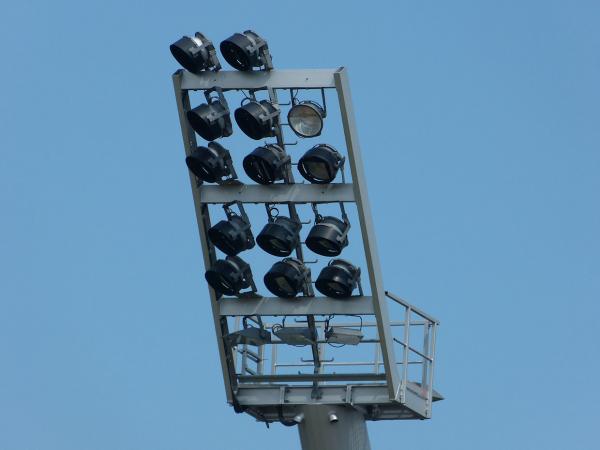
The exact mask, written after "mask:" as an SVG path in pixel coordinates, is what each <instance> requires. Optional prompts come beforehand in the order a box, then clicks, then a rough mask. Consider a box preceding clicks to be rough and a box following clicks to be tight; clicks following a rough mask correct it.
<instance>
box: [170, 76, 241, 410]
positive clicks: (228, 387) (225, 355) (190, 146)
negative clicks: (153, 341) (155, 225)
mask: <svg viewBox="0 0 600 450" xmlns="http://www.w3.org/2000/svg"><path fill="white" fill-rule="evenodd" d="M182 76H183V75H182V71H181V70H179V71H177V72H175V73H174V74H173V87H174V89H175V98H176V100H177V111H178V113H179V123H180V125H181V133H182V136H183V146H184V148H185V154H186V155H189V154H190V153H191V152H192V151H193V150H195V149H196V146H197V143H196V134H195V132H194V130H193V129H192V128H191V127H190V126H189V124H188V121H187V118H186V112H187V111H189V110H190V97H189V94H188V92H187V91H184V90H182V89H181V82H182ZM189 175H190V184H191V187H192V194H193V196H194V206H195V208H196V219H197V222H198V231H199V234H200V243H201V245H202V256H203V258H204V267H206V268H209V267H211V266H212V265H213V263H214V262H215V260H216V256H215V253H214V249H212V248H211V246H210V245H209V244H208V242H207V241H206V239H207V236H208V229H209V228H210V217H209V214H208V206H207V205H205V204H202V202H201V201H200V192H199V191H198V189H197V186H196V178H195V177H194V175H192V174H191V173H190V174H189ZM208 290H209V292H210V304H211V306H212V312H213V318H214V323H215V332H216V335H217V345H218V347H219V357H220V358H221V369H222V371H223V381H224V383H225V395H226V396H227V402H229V403H234V396H233V386H232V384H231V383H232V382H235V380H236V378H235V367H234V362H233V357H232V355H231V349H230V348H226V347H225V344H224V342H223V336H224V335H225V334H227V333H228V329H227V318H226V317H219V306H218V305H217V300H218V299H217V296H216V294H215V291H214V290H213V289H212V288H210V287H209V289H208ZM232 375H233V376H232Z"/></svg>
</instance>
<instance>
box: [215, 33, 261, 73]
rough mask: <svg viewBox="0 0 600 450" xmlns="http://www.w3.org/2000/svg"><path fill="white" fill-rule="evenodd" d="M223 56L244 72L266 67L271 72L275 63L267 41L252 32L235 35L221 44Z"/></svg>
mask: <svg viewBox="0 0 600 450" xmlns="http://www.w3.org/2000/svg"><path fill="white" fill-rule="evenodd" d="M220 47H221V54H222V55H223V58H225V61H227V62H228V63H229V64H230V65H231V66H232V67H233V68H235V69H237V70H242V71H248V70H252V69H253V68H255V67H256V68H261V67H264V70H271V69H272V68H273V63H272V61H271V54H270V53H269V46H268V45H267V41H265V40H264V39H263V38H262V37H260V36H259V35H258V34H257V33H255V32H254V31H252V30H246V31H244V32H243V33H235V34H233V35H232V36H230V37H228V38H227V39H225V40H224V41H223V42H221V46H220Z"/></svg>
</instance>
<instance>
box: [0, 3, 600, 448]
mask: <svg viewBox="0 0 600 450" xmlns="http://www.w3.org/2000/svg"><path fill="white" fill-rule="evenodd" d="M1 9H2V11H1V14H0V50H1V55H2V70H1V71H0V82H1V83H0V86H1V97H0V98H1V99H0V151H1V156H2V157H1V159H0V205H1V208H2V209H1V211H2V219H1V220H0V450H108V449H111V450H136V449H144V450H174V449H177V450H188V449H189V450H191V449H214V450H226V449H227V450H230V449H248V450H253V449H263V448H285V449H290V450H293V449H299V441H298V438H297V433H296V431H295V430H294V429H288V428H286V427H283V426H281V425H274V426H272V427H271V429H270V430H267V429H266V428H265V426H264V425H262V424H257V423H255V422H254V421H253V419H252V418H250V417H249V416H247V415H236V414H235V413H234V412H233V409H232V408H230V407H229V406H227V404H226V402H225V396H224V392H223V388H222V380H221V372H220V369H219V364H218V360H217V351H216V345H215V339H214V331H213V329H212V321H211V319H210V318H209V304H208V295H207V289H206V285H205V282H204V280H203V271H204V268H203V264H202V258H201V253H200V248H199V241H198V236H197V230H196V223H195V216H194V211H193V203H192V198H191V194H190V188H189V183H188V178H187V171H186V168H185V165H184V162H183V149H182V143H181V135H180V131H179V123H178V118H177V112H176V106H175V100H174V97H173V90H172V84H171V78H170V76H171V73H172V72H173V71H174V70H175V69H177V65H176V63H175V61H174V60H173V59H172V58H171V55H170V53H169V51H168V45H169V44H170V43H171V42H172V41H174V40H176V39H178V38H179V37H180V36H181V35H182V34H190V33H193V32H194V31H197V30H200V31H203V32H204V33H206V34H207V35H208V36H209V37H211V38H212V39H213V40H214V41H215V42H217V43H218V42H220V41H221V40H222V39H224V38H226V37H227V36H229V35H230V34H232V33H233V32H236V31H242V30H245V29H247V28H250V27H251V28H253V29H255V30H257V31H258V32H260V33H261V34H263V35H264V36H265V37H266V38H267V39H268V41H269V43H270V48H271V51H272V53H273V55H274V63H275V64H276V66H277V67H281V68H303V67H309V68H313V67H314V68H317V67H338V66H342V65H344V66H346V67H348V68H349V70H350V81H351V87H352V90H353V97H354V103H355V109H356V115H357V121H358V125H359V135H360V139H361V143H362V147H363V157H364V160H365V166H366V173H367V176H368V183H369V191H370V196H371V201H372V210H373V219H374V222H375V225H376V230H377V233H378V242H379V249H380V253H381V260H382V267H383V271H384V273H383V278H384V280H385V281H386V287H387V288H388V289H390V290H392V291H394V292H396V293H398V294H400V295H402V296H403V297H405V298H407V299H409V300H410V301H411V302H413V303H414V304H416V305H418V306H420V307H422V308H423V309H425V310H426V311H428V312H430V313H431V314H433V315H435V316H436V317H439V318H440V319H441V321H442V328H441V330H440V336H439V344H438V356H439V358H438V366H437V370H436V388H437V389H438V390H439V391H441V392H442V393H443V394H444V395H445V396H446V397H447V399H446V400H445V401H444V402H440V403H437V404H436V405H435V408H434V414H433V419H432V420H430V421H416V422H377V423H370V424H369V430H370V437H371V442H372V446H373V448H374V449H376V450H392V449H398V448H410V449H411V450H419V449H434V448H444V449H457V450H458V449H460V450H466V449H477V450H479V449H498V450H500V449H501V450H506V449H539V448H543V449H546V450H564V449H567V448H568V449H595V448H598V445H599V444H598V438H597V426H598V423H599V422H600V413H599V412H598V404H599V403H600V396H599V394H598V392H599V389H598V379H599V377H600V362H599V360H600V345H599V339H598V335H597V331H598V328H599V325H600V323H599V320H598V315H599V313H600V295H599V294H600V282H599V275H600V274H599V269H600V261H599V259H600V258H599V255H600V239H599V238H598V232H599V230H600V213H599V207H598V206H599V205H598V196H599V193H600V177H599V171H600V126H599V119H600V114H599V113H600V111H599V108H600V106H599V105H600V83H599V80H600V27H599V26H598V23H599V20H600V3H598V2H595V1H571V2H566V1H551V0H545V1H523V0H520V1H506V2H493V1H453V2H449V1H437V2H430V1H389V2H384V1H376V0H375V1H370V2H349V1H347V2H341V1H337V2H326V1H303V2H283V1H279V2H267V1H265V2H254V3H253V2H250V1H235V2H234V1H227V2H225V1H223V2H191V1H184V0H182V1H179V2H151V1H135V2H123V1H112V0H104V1H102V2H99V1H98V2H82V1H79V2H76V1H61V0H57V1H53V2H42V1H28V0H21V1H9V0H7V1H5V2H4V3H3V5H2V8H1ZM249 150H250V148H248V149H247V150H246V149H241V150H240V151H239V154H242V153H243V154H245V153H246V152H247V151H249Z"/></svg>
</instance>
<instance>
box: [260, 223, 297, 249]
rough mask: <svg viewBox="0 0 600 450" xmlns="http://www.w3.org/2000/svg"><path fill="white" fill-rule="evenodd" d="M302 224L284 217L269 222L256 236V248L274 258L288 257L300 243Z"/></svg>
mask: <svg viewBox="0 0 600 450" xmlns="http://www.w3.org/2000/svg"><path fill="white" fill-rule="evenodd" d="M301 229H302V224H301V223H300V222H299V221H297V220H293V219H290V218H289V217H285V216H277V217H275V218H274V219H273V221H269V222H268V223H267V224H266V225H265V226H264V228H263V229H262V231H261V232H260V233H259V234H258V236H256V242H257V243H258V246H259V247H260V248H262V249H263V250H264V251H265V252H267V253H269V254H271V255H274V256H289V255H291V253H292V251H294V249H295V248H296V247H297V246H298V243H299V242H300V230H301Z"/></svg>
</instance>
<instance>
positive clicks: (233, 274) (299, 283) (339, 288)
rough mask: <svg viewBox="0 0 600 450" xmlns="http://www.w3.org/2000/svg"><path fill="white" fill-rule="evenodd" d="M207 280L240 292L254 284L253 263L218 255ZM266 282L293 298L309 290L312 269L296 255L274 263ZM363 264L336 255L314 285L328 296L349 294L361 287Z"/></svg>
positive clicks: (279, 293) (223, 290)
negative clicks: (251, 268) (223, 257)
mask: <svg viewBox="0 0 600 450" xmlns="http://www.w3.org/2000/svg"><path fill="white" fill-rule="evenodd" d="M205 277H206V281H208V284H210V286H211V287H212V288H213V289H214V290H215V291H217V292H218V293H220V294H225V295H238V294H239V293H240V291H242V290H243V289H247V288H249V287H251V286H252V285H253V281H252V272H251V270H250V265H249V264H248V263H247V262H245V261H244V260H243V259H242V258H240V257H239V256H228V257H227V258H225V259H219V260H217V261H216V262H215V264H214V265H213V266H212V267H211V268H210V269H209V270H207V271H206V274H205ZM264 282H265V286H266V287H267V289H268V290H269V291H271V292H272V293H273V294H274V295H276V296H277V297H283V298H293V297H296V296H297V295H298V294H299V293H300V292H303V293H304V294H307V293H308V285H309V283H310V270H309V269H308V267H306V266H305V265H304V263H303V262H302V261H300V260H299V259H296V258H284V259H282V260H281V261H278V262H276V263H275V264H273V267H271V269H270V270H269V271H268V272H267V273H266V274H265V276H264ZM359 282H360V268H358V267H356V266H354V265H353V264H351V263H349V262H348V261H346V260H343V259H333V260H331V261H330V262H329V264H328V265H327V266H325V267H324V268H323V270H321V273H320V274H319V277H318V278H317V281H316V283H315V286H316V288H317V290H318V291H319V292H321V293H322V294H323V295H325V296H327V297H333V298H347V297H350V296H351V295H352V292H353V291H354V290H355V289H356V288H357V287H358V285H359Z"/></svg>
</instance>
